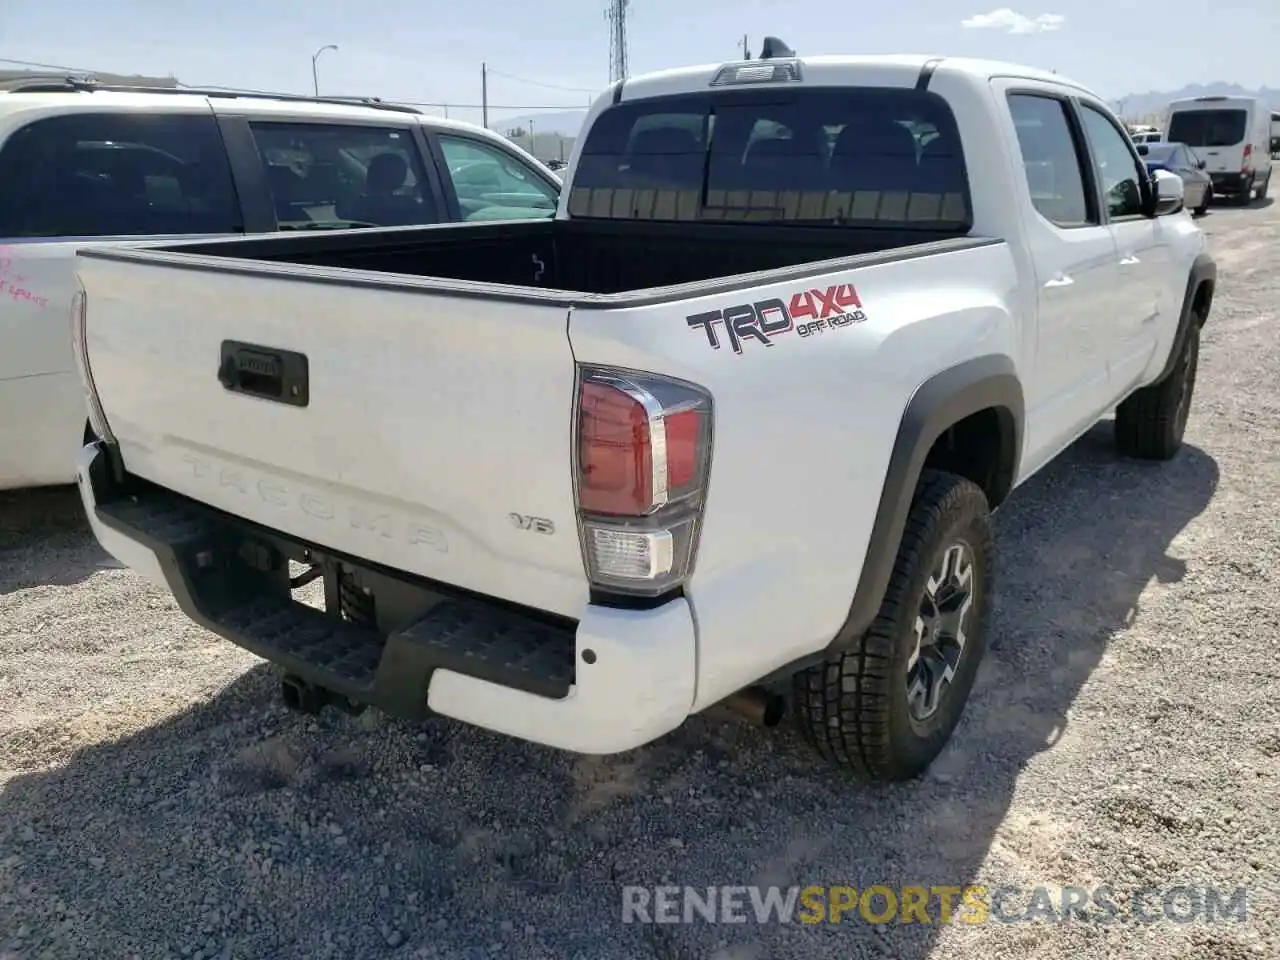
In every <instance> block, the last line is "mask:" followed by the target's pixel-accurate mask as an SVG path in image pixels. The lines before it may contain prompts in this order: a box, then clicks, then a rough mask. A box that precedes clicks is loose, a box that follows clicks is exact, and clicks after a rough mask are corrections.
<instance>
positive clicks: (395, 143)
mask: <svg viewBox="0 0 1280 960" xmlns="http://www.w3.org/2000/svg"><path fill="white" fill-rule="evenodd" d="M249 128H250V129H251V130H252V131H253V138H254V141H255V142H256V143H257V145H258V154H259V155H260V156H261V157H262V162H263V163H264V164H265V165H266V170H267V186H268V189H269V190H270V192H271V199H272V201H273V203H274V205H275V211H276V222H277V224H278V226H279V227H280V229H281V230H308V229H314V228H316V227H322V226H335V227H349V226H373V227H392V226H407V225H409V224H418V223H436V222H438V220H439V213H438V211H437V210H436V205H435V202H434V198H433V196H432V194H431V190H430V189H429V188H428V187H427V184H426V176H425V174H424V173H423V167H422V155H421V153H420V152H419V151H418V147H417V143H416V141H415V140H414V137H413V133H412V131H411V130H408V129H396V128H385V127H369V126H363V125H357V124H337V123H271V122H258V123H250V124H249Z"/></svg>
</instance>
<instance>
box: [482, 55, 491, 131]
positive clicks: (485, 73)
mask: <svg viewBox="0 0 1280 960" xmlns="http://www.w3.org/2000/svg"><path fill="white" fill-rule="evenodd" d="M480 117H481V120H480V122H481V123H482V124H483V125H484V128H485V129H486V130H488V129H489V66H488V64H485V63H481V64H480Z"/></svg>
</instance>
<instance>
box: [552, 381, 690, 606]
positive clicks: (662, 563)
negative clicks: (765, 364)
mask: <svg viewBox="0 0 1280 960" xmlns="http://www.w3.org/2000/svg"><path fill="white" fill-rule="evenodd" d="M576 458H577V490H578V513H579V516H580V518H581V521H582V552H583V557H584V559H585V561H586V565H587V573H588V576H589V577H590V578H591V582H592V585H593V586H595V587H597V588H599V589H600V590H601V591H604V592H608V593H626V594H634V595H638V596H658V595H660V594H663V593H666V592H667V591H669V590H671V589H673V588H674V587H677V586H679V585H680V584H681V583H683V582H684V580H686V579H687V578H688V576H689V575H690V573H692V571H693V560H694V555H695V554H696V552H697V540H698V525H699V521H700V519H701V513H702V506H703V500H704V497H705V494H706V486H707V476H708V472H709V469H710V462H711V397H710V395H709V394H708V393H707V392H706V391H704V390H701V389H699V388H698V387H695V386H693V385H692V384H688V383H683V382H680V381H675V380H670V379H668V378H666V377H658V376H654V375H652V374H639V373H630V372H625V371H611V370H600V369H583V370H582V371H581V375H580V379H579V388H578V425H577V451H576Z"/></svg>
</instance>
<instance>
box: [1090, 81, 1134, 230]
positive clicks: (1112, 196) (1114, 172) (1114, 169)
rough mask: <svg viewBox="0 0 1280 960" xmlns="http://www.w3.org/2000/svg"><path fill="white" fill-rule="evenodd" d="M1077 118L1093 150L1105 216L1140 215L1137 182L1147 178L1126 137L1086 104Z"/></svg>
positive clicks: (1102, 115)
mask: <svg viewBox="0 0 1280 960" xmlns="http://www.w3.org/2000/svg"><path fill="white" fill-rule="evenodd" d="M1080 117H1081V119H1082V120H1083V122H1084V129H1085V134H1086V135H1087V136H1088V138H1089V143H1090V145H1091V146H1092V147H1093V160H1094V169H1095V170H1096V171H1097V173H1098V182H1099V183H1101V184H1102V192H1103V195H1104V196H1105V197H1106V201H1107V213H1108V214H1109V215H1110V216H1111V217H1135V216H1140V215H1141V214H1142V191H1141V188H1140V187H1139V186H1138V179H1139V177H1142V178H1143V179H1145V178H1146V169H1145V166H1144V167H1139V165H1138V161H1137V158H1135V157H1134V155H1133V151H1132V148H1131V147H1130V146H1129V138H1128V137H1126V136H1125V135H1124V134H1122V133H1121V132H1120V129H1119V128H1118V127H1117V126H1116V125H1115V124H1114V123H1112V122H1111V121H1110V120H1109V119H1107V117H1106V116H1105V115H1104V114H1102V113H1100V112H1099V111H1097V110H1095V109H1094V108H1093V107H1091V106H1089V105H1088V104H1087V103H1082V104H1080Z"/></svg>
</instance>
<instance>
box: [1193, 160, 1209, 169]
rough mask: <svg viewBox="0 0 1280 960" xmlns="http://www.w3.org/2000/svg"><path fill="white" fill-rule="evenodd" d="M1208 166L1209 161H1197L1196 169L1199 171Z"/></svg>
mask: <svg viewBox="0 0 1280 960" xmlns="http://www.w3.org/2000/svg"><path fill="white" fill-rule="evenodd" d="M1208 165H1209V161H1207V160H1197V161H1196V169H1197V170H1203V169H1204V168H1205V167H1207V166H1208Z"/></svg>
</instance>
